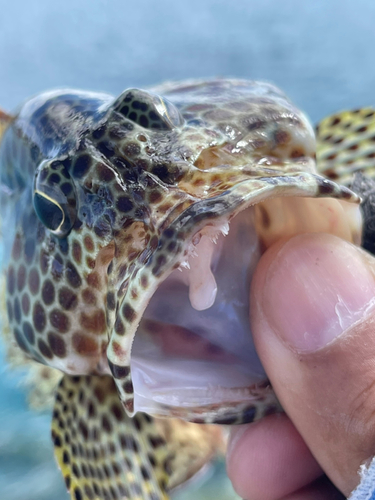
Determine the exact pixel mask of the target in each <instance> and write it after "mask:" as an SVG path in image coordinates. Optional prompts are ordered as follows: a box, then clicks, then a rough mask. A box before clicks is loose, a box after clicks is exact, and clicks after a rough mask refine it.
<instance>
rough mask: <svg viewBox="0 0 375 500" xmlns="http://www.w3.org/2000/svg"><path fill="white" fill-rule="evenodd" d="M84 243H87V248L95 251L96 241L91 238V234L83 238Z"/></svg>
mask: <svg viewBox="0 0 375 500" xmlns="http://www.w3.org/2000/svg"><path fill="white" fill-rule="evenodd" d="M83 244H84V245H85V248H86V250H87V251H88V252H93V251H94V249H95V245H94V242H93V240H92V238H91V236H85V237H84V239H83Z"/></svg>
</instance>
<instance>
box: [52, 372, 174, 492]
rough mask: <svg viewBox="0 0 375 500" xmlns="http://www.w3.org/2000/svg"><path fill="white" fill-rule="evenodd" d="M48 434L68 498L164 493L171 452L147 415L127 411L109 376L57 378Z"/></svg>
mask: <svg viewBox="0 0 375 500" xmlns="http://www.w3.org/2000/svg"><path fill="white" fill-rule="evenodd" d="M52 440H53V443H54V447H55V453H56V457H57V460H58V463H59V466H60V468H61V471H62V474H63V476H64V479H65V484H66V486H67V488H68V490H69V491H70V493H71V496H72V499H74V500H94V499H98V498H100V499H103V500H117V499H118V500H120V499H121V500H124V499H127V498H131V499H133V500H165V499H167V494H166V487H167V483H168V479H169V463H170V461H171V459H172V458H173V456H171V455H170V453H169V450H168V449H167V446H166V443H165V441H164V438H163V437H162V435H161V434H160V432H159V431H158V429H157V428H156V426H155V424H154V422H153V419H152V418H151V417H149V416H148V415H143V414H138V415H137V416H136V417H134V418H133V419H130V418H129V417H128V416H127V415H126V413H125V412H124V410H123V408H122V407H121V404H120V402H119V400H118V396H117V391H116V387H115V385H114V383H113V380H112V378H111V377H108V376H107V377H100V378H99V377H90V376H86V377H83V376H82V377H69V376H65V377H64V378H63V379H62V381H61V383H60V385H59V387H58V390H57V394H56V402H55V407H54V411H53V422H52Z"/></svg>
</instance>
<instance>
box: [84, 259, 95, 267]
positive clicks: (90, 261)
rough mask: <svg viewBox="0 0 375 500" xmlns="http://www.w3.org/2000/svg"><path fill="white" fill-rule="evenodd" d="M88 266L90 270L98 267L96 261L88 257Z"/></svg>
mask: <svg viewBox="0 0 375 500" xmlns="http://www.w3.org/2000/svg"><path fill="white" fill-rule="evenodd" d="M86 264H87V267H88V268H90V269H94V268H95V265H96V261H95V259H92V258H91V257H86Z"/></svg>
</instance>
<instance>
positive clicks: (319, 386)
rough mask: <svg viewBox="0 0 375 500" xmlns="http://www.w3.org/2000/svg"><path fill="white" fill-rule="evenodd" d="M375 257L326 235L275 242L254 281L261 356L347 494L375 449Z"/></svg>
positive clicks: (317, 455)
mask: <svg viewBox="0 0 375 500" xmlns="http://www.w3.org/2000/svg"><path fill="white" fill-rule="evenodd" d="M374 271H375V259H374V258H373V257H371V256H369V255H368V254H366V253H365V252H364V251H363V250H361V249H358V248H356V247H355V246H353V245H351V244H350V243H347V242H345V241H342V240H340V239H339V238H337V237H334V236H331V235H328V234H303V235H299V236H297V237H294V238H292V239H291V240H289V241H287V242H286V243H285V242H283V243H282V244H279V245H276V246H275V247H272V248H271V249H270V250H269V251H268V252H267V253H266V254H265V255H264V256H263V258H262V259H261V261H260V263H259V266H258V268H257V271H256V274H255V276H254V279H253V283H252V299H251V317H252V328H253V332H254V340H255V343H256V347H257V350H258V353H259V355H260V357H261V360H262V363H263V365H264V367H265V369H266V371H267V373H268V376H269V378H270V381H271V383H272V385H273V387H274V390H275V392H276V394H277V396H278V397H279V399H280V401H281V404H282V405H283V407H284V409H285V411H286V413H287V414H288V415H289V417H290V419H291V420H292V422H293V423H294V425H295V427H296V428H297V430H298V431H299V433H300V434H301V436H302V437H303V439H304V441H305V442H306V444H307V445H308V447H309V448H310V450H311V452H312V453H313V455H314V456H315V458H316V460H317V461H318V462H319V464H320V466H321V467H322V468H323V470H324V471H325V472H326V474H327V475H328V476H329V477H330V479H331V480H332V481H333V482H334V483H335V484H336V486H337V487H338V488H339V489H340V490H341V491H342V492H343V493H345V494H346V495H348V494H349V493H350V492H351V491H352V490H353V489H354V487H355V486H356V485H357V484H358V482H359V475H358V471H359V467H360V465H361V464H362V463H364V462H366V461H367V460H368V459H370V458H371V457H372V456H373V455H374V454H375V305H374V304H375V278H374V275H375V272H374Z"/></svg>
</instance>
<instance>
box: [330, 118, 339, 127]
mask: <svg viewBox="0 0 375 500" xmlns="http://www.w3.org/2000/svg"><path fill="white" fill-rule="evenodd" d="M340 122H341V118H339V117H338V116H334V117H333V118H332V121H331V127H334V126H335V125H338V124H339V123H340Z"/></svg>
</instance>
